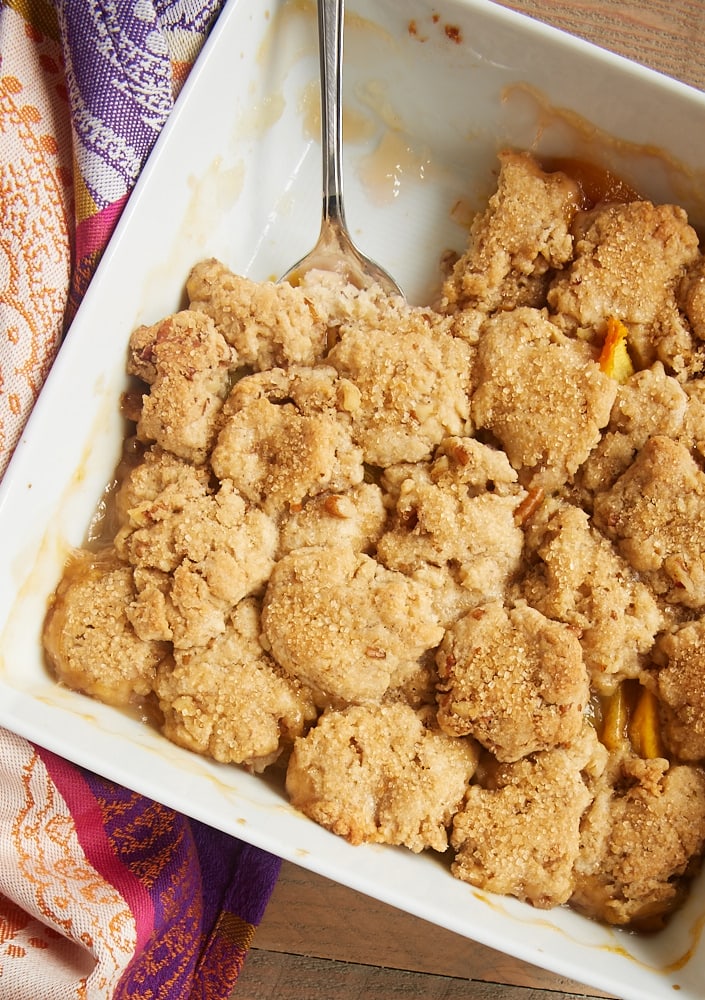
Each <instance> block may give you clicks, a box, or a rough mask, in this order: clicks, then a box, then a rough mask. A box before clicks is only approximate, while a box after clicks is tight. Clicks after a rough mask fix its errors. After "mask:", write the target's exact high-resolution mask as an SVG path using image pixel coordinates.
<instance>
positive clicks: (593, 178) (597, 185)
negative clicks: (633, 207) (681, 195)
mask: <svg viewBox="0 0 705 1000" xmlns="http://www.w3.org/2000/svg"><path fill="white" fill-rule="evenodd" d="M541 166H542V167H543V169H544V170H545V171H547V172H548V173H553V172H555V171H558V170H560V171H562V172H563V173H564V174H567V175H568V176H569V177H572V179H573V180H574V181H575V182H576V183H577V185H578V187H579V188H580V194H581V196H582V204H581V208H583V209H590V208H594V207H595V205H599V204H601V203H602V202H606V201H617V202H630V201H643V198H642V196H641V195H640V194H639V192H638V191H635V190H634V188H633V187H631V186H630V185H629V184H627V182H626V181H623V180H622V178H621V177H619V176H618V175H617V174H614V173H612V171H611V170H608V169H607V168H606V167H601V166H600V165H599V164H597V163H589V162H588V161H587V160H581V159H579V158H578V157H571V156H554V157H547V158H545V159H543V160H542V162H541Z"/></svg>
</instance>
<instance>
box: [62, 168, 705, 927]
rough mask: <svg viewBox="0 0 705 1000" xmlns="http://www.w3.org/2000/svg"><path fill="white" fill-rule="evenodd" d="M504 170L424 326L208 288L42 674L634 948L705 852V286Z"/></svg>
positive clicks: (272, 294)
mask: <svg viewBox="0 0 705 1000" xmlns="http://www.w3.org/2000/svg"><path fill="white" fill-rule="evenodd" d="M499 166H500V170H499V178H498V184H497V189H496V192H495V193H494V195H493V196H492V197H491V199H490V200H489V203H488V205H487V207H486V208H485V210H484V211H482V212H480V213H478V215H477V216H476V218H475V220H474V222H473V224H472V226H471V229H470V233H469V240H468V245H467V248H466V251H465V252H464V253H463V254H462V255H461V256H460V257H459V258H458V259H457V260H456V261H455V263H454V264H453V265H452V267H451V269H450V271H449V273H448V275H447V277H446V279H445V281H444V283H443V287H442V289H441V293H440V296H439V299H438V302H437V303H435V305H434V306H433V307H431V306H428V307H423V308H420V307H412V306H410V305H408V304H407V303H406V302H405V301H404V300H403V299H401V298H393V297H387V296H385V295H384V294H383V293H382V292H381V290H380V289H375V288H373V289H369V290H367V291H360V290H359V289H356V288H353V287H352V286H350V285H345V284H344V283H343V282H342V280H341V279H339V278H337V277H336V276H335V275H332V274H327V273H323V272H313V273H311V274H309V275H307V276H305V277H304V279H303V280H302V282H301V284H299V285H298V286H297V287H292V286H290V285H288V284H286V283H283V284H275V283H272V282H255V281H252V280H251V279H249V278H245V277H241V276H239V275H237V274H234V273H232V272H231V271H230V270H229V269H228V268H227V267H226V266H225V264H223V263H222V262H220V261H216V260H206V261H202V262H201V263H199V264H197V265H196V266H195V267H194V268H193V270H192V272H191V274H190V276H189V278H188V281H187V285H186V293H187V300H188V304H187V307H186V308H184V309H182V310H181V311H179V312H177V313H175V314H174V315H172V316H169V317H166V318H164V319H162V320H160V321H159V322H156V323H155V324H154V325H152V326H142V327H140V328H138V329H136V330H135V331H134V332H133V333H132V335H131V337H130V343H129V350H128V359H127V372H128V373H129V374H130V375H131V376H134V378H136V379H138V380H140V383H141V386H140V391H139V393H137V394H135V393H131V394H130V396H129V399H128V401H127V402H126V405H125V413H126V415H127V416H128V417H129V418H130V419H132V421H133V425H134V432H133V435H132V438H131V440H130V442H129V447H128V448H127V449H126V453H129V455H130V456H131V457H130V458H129V459H128V458H126V459H125V461H124V463H123V468H122V470H121V473H120V486H119V489H118V491H117V493H116V495H115V498H114V499H115V512H114V514H115V520H116V522H117V530H116V532H115V534H114V536H113V537H111V538H110V539H109V541H104V542H103V543H102V545H101V547H99V548H97V549H96V548H95V547H93V548H91V547H89V546H87V547H86V548H85V549H82V550H80V551H78V552H76V553H75V554H74V556H73V557H72V559H71V561H70V563H69V565H68V566H67V569H66V573H65V575H64V578H63V579H62V581H61V582H60V584H59V586H58V587H57V590H56V592H55V594H54V595H53V597H52V600H51V603H50V609H49V612H48V614H47V618H46V623H45V628H44V645H45V649H46V653H47V658H48V661H49V663H50V665H51V667H52V669H53V671H54V672H55V675H56V677H57V679H58V680H59V681H61V682H62V683H64V684H67V685H69V686H71V687H73V688H76V689H77V690H80V691H83V692H85V693H86V694H88V695H90V696H93V697H96V698H99V699H102V700H104V701H106V702H108V703H110V704H113V705H116V706H126V705H129V704H131V703H133V702H140V703H141V704H146V705H148V706H149V714H150V715H151V716H152V717H154V718H155V719H156V720H157V724H158V725H159V726H160V727H161V729H162V731H163V733H164V735H165V736H166V737H167V738H168V739H170V740H172V741H173V742H175V743H177V744H179V745H181V746H182V747H185V748H187V749H188V750H191V751H193V752H195V753H200V754H205V755H208V756H210V757H212V758H214V759H215V760H217V761H220V762H223V763H227V764H238V765H242V766H245V767H247V768H249V769H250V770H252V771H255V772H260V771H263V770H264V769H266V768H270V769H274V770H276V769H279V770H280V771H281V772H282V775H283V782H284V784H285V788H286V793H287V794H288V796H289V799H290V801H291V803H292V804H293V805H294V806H295V807H296V808H298V809H300V810H301V811H302V812H304V813H306V814H307V815H308V816H310V817H311V818H312V819H313V820H315V821H316V822H317V823H320V824H322V825H323V826H325V827H327V828H328V829H330V830H332V831H334V832H335V833H337V834H339V835H340V836H343V837H346V838H347V839H348V840H350V841H351V842H352V843H354V844H359V843H363V842H367V843H386V844H395V845H404V846H406V847H407V848H409V849H410V850H412V851H414V852H420V851H424V850H435V851H439V852H445V851H449V852H450V855H451V858H452V860H451V870H452V873H453V875H455V876H456V877H458V878H460V879H463V880H465V881H467V882H469V883H470V884H472V885H473V886H478V887H480V888H483V889H485V890H488V891H493V892H499V893H509V894H512V895H515V896H517V897H518V898H520V899H523V900H526V901H527V902H529V903H531V904H533V905H534V906H537V907H544V908H545V907H551V906H556V905H561V904H564V903H567V904H569V905H572V906H574V907H576V908H577V909H579V910H580V911H581V912H583V913H585V914H587V915H589V916H591V917H594V918H596V919H600V920H603V921H607V922H609V923H614V924H619V925H629V926H633V927H637V928H642V929H653V928H655V927H658V926H660V925H661V924H662V922H663V921H664V920H665V919H666V918H667V916H668V915H669V913H670V912H671V911H672V910H673V909H674V907H675V906H676V905H678V903H679V902H680V901H681V900H682V898H683V896H684V893H685V891H686V889H687V885H688V880H689V878H690V877H691V876H692V874H693V872H694V871H695V869H696V867H697V865H698V862H699V859H700V857H701V855H702V853H703V848H704V846H705V771H704V769H703V764H704V762H705V722H704V721H703V720H704V719H705V472H704V471H703V462H704V460H705V389H704V388H703V382H701V381H700V377H701V375H702V373H703V371H704V370H705V292H704V291H703V289H704V288H705V282H704V280H703V278H704V276H705V258H703V256H702V254H701V250H700V247H699V243H698V237H697V235H696V233H695V231H694V230H693V228H692V227H691V226H690V224H689V223H688V219H687V218H686V215H685V213H684V212H683V211H682V209H680V208H677V207H674V206H670V205H653V204H651V203H650V202H648V201H645V200H638V199H636V198H634V197H632V195H631V193H630V192H628V189H627V188H624V189H623V190H624V191H625V192H627V196H626V200H623V201H619V202H617V201H614V200H609V199H607V200H605V201H604V202H597V203H590V204H586V203H585V202H584V200H583V195H582V194H581V189H580V187H579V185H578V184H577V183H576V181H575V180H573V179H572V178H571V177H569V176H568V175H567V174H566V173H564V172H561V171H560V170H552V171H550V170H544V169H542V167H541V166H540V165H539V164H538V163H537V162H536V161H535V160H534V159H533V158H532V157H531V156H529V155H528V154H525V153H515V152H505V153H503V154H502V155H501V156H500V162H499Z"/></svg>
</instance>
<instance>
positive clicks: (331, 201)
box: [318, 0, 345, 227]
mask: <svg viewBox="0 0 705 1000" xmlns="http://www.w3.org/2000/svg"><path fill="white" fill-rule="evenodd" d="M344 16H345V3H344V0H318V36H319V42H320V45H319V50H320V64H321V144H322V149H323V219H324V222H330V223H332V224H333V225H334V226H336V227H337V226H338V225H340V226H343V227H344V226H345V211H344V208H343V168H342V139H343V136H342V120H343V110H342V109H343V18H344Z"/></svg>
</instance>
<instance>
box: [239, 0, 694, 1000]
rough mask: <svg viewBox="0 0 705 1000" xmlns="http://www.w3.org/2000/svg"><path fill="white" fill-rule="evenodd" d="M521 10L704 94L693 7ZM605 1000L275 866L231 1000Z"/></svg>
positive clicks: (685, 1) (544, 1)
mask: <svg viewBox="0 0 705 1000" xmlns="http://www.w3.org/2000/svg"><path fill="white" fill-rule="evenodd" d="M503 5H504V6H506V7H511V8H513V9H514V10H519V11H522V12H523V13H525V14H529V15H531V16H532V17H535V18H538V19H539V20H542V21H546V22H548V23H550V24H553V25H555V26H556V27H558V28H562V29H563V30H565V31H569V32H572V33H573V34H575V35H580V36H582V37H583V38H587V39H588V40H589V41H591V42H595V43H596V44H598V45H601V46H603V47H604V48H608V49H612V50H613V51H616V52H619V53H620V54H621V55H626V56H628V57H629V58H632V59H634V60H636V61H637V62H642V63H645V64H646V65H648V66H651V67H652V68H653V69H657V70H659V71H660V72H662V73H666V74H668V75H669V76H673V77H675V78H677V79H679V80H682V81H683V82H685V83H689V84H691V85H692V86H695V87H699V88H700V89H702V90H705V51H704V50H703V46H702V44H701V43H700V42H699V40H700V39H702V38H703V36H704V35H705V2H704V0H633V2H630V0H579V2H576V0H573V2H570V3H564V2H561V0H514V2H512V3H508V2H505V3H504V4H503ZM586 995H589V996H605V994H599V993H595V992H590V991H589V990H588V989H587V988H585V987H582V986H581V985H580V984H578V983H574V982H570V981H569V980H566V979H563V978H561V977H560V976H555V975H552V974H551V973H549V972H545V971H543V970H542V969H537V968H534V967H533V966H529V965H526V964H524V963H523V962H519V961H517V960H515V959H512V958H509V957H508V956H506V955H502V954H499V953H497V952H494V951H492V950H491V949H489V948H485V947H483V946H481V945H477V944H475V943H473V942H471V941H467V940H465V939H464V938H461V937H458V936H456V935H455V934H452V933H450V932H448V931H445V930H443V929H441V928H438V927H435V926H433V925H431V924H427V923H425V922H424V921H422V920H418V919H416V918H415V917H411V916H409V915H407V914H404V913H400V912H398V911H397V910H394V909H393V908H391V907H389V906H386V905H385V904H383V903H378V902H376V901H375V900H371V899H368V898H367V897H365V896H362V895H360V894H359V893H356V892H353V891H352V890H350V889H347V888H345V887H343V886H340V885H337V884H335V883H334V882H330V881H328V880H327V879H324V878H320V877H319V876H316V875H311V874H309V873H308V872H306V871H305V870H303V869H301V868H297V867H295V866H294V865H291V864H288V863H285V864H284V866H283V870H282V874H281V877H280V880H279V883H278V885H277V887H276V889H275V891H274V895H273V897H272V900H271V902H270V905H269V907H268V909H267V912H266V914H265V917H264V920H263V922H262V924H261V926H260V928H259V929H258V932H257V935H256V937H255V943H254V947H253V948H252V950H251V952H250V954H249V955H248V958H247V961H246V964H245V968H244V969H243V972H242V974H241V976H240V979H239V981H238V985H237V988H236V990H235V992H234V994H233V997H232V1000H319V998H320V1000H328V998H332V997H335V998H336V1000H353V998H354V1000H361V998H363V997H364V998H365V1000H390V998H393V997H396V998H400V1000H401V998H405V997H406V998H418V1000H421V998H423V1000H461V998H462V1000H467V998H473V1000H498V998H504V1000H539V998H542V1000H559V998H561V997H568V998H570V997H575V996H586Z"/></svg>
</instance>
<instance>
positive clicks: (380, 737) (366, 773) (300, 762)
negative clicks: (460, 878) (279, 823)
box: [286, 704, 478, 853]
mask: <svg viewBox="0 0 705 1000" xmlns="http://www.w3.org/2000/svg"><path fill="white" fill-rule="evenodd" d="M477 757H478V753H477V747H476V745H475V744H474V743H473V741H472V740H467V739H462V740H458V739H452V738H450V737H448V736H446V735H445V734H444V733H441V732H440V731H439V730H438V729H437V728H435V727H434V726H433V723H432V720H431V721H430V723H429V724H428V725H426V724H425V722H424V716H423V715H419V714H418V713H416V712H414V711H413V709H411V708H410V707H409V706H408V705H403V704H398V705H383V706H377V707H375V708H371V707H366V706H355V707H352V708H348V709H345V710H344V711H342V712H326V713H325V714H324V715H323V716H322V718H321V720H320V722H319V723H318V725H317V726H316V728H315V729H313V730H312V731H311V732H310V733H309V734H308V736H306V737H305V738H303V739H299V740H297V741H296V744H295V746H294V751H293V753H292V755H291V759H290V761H289V766H288V770H287V777H286V788H287V793H288V795H289V798H290V800H291V802H292V804H293V805H295V806H296V808H297V809H300V810H301V811H302V812H304V813H306V815H307V816H310V817H311V818H312V819H314V820H315V821H316V822H317V823H320V824H321V825H322V826H325V827H327V828H328V829H329V830H332V831H333V832H334V833H337V834H339V835H340V836H342V837H345V838H346V839H347V840H349V841H350V842H351V843H353V844H362V843H377V844H403V845H404V846H406V847H408V848H409V849H410V850H412V851H414V852H416V853H418V852H419V851H423V850H426V849H427V848H434V849H435V850H437V851H444V850H445V849H446V846H447V844H448V834H447V828H448V827H449V825H450V822H451V819H452V817H453V814H454V813H455V812H456V810H457V809H458V807H459V806H460V804H461V802H462V799H463V795H464V794H465V789H466V787H467V783H468V781H469V780H470V778H471V777H472V775H473V773H474V771H475V767H476V765H477Z"/></svg>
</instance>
